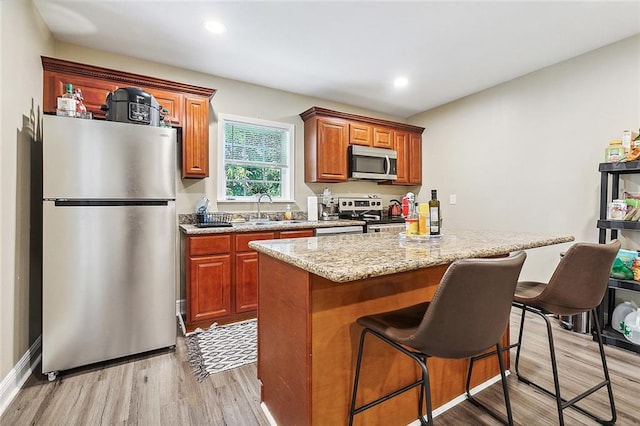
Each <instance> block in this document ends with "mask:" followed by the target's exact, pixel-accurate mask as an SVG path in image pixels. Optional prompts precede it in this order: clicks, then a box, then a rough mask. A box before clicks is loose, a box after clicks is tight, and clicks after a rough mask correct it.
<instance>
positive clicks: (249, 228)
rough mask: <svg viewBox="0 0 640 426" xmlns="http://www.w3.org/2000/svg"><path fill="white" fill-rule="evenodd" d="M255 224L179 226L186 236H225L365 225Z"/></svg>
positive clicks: (342, 222) (320, 222) (319, 222)
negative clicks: (199, 226)
mask: <svg viewBox="0 0 640 426" xmlns="http://www.w3.org/2000/svg"><path fill="white" fill-rule="evenodd" d="M263 223H265V224H256V223H252V222H241V223H234V224H233V226H230V227H229V226H227V227H220V228H198V227H197V226H195V225H191V224H182V225H180V231H182V233H183V234H187V235H200V234H225V233H229V232H265V231H266V232H268V231H286V230H296V229H313V228H332V227H336V226H354V225H365V223H366V222H364V221H361V220H315V221H313V220H292V221H288V220H272V221H269V222H263Z"/></svg>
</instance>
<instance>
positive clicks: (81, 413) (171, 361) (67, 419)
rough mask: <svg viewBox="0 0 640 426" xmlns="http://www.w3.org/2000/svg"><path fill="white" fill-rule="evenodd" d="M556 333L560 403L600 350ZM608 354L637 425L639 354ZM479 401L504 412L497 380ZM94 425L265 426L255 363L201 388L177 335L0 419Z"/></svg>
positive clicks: (549, 418)
mask: <svg viewBox="0 0 640 426" xmlns="http://www.w3.org/2000/svg"><path fill="white" fill-rule="evenodd" d="M519 318H520V315H519V312H517V311H516V310H514V312H513V313H512V317H511V332H512V336H514V337H515V336H517V325H518V322H519ZM532 320H533V321H532ZM527 324H528V326H527V327H526V328H525V339H526V340H525V345H526V346H525V349H524V351H525V352H523V358H522V360H521V371H522V372H523V373H528V374H529V375H530V376H531V378H539V379H540V380H541V381H542V382H543V383H546V384H547V386H549V387H551V381H550V379H549V378H550V370H549V368H548V365H549V364H548V359H549V358H548V355H547V354H546V352H545V351H546V346H545V341H546V340H545V339H546V338H545V337H544V330H543V327H542V320H540V319H537V318H534V316H532V315H527ZM555 336H556V351H557V356H558V362H559V365H560V374H561V380H562V379H564V382H563V384H562V389H563V391H565V394H564V395H565V396H566V397H572V396H574V395H575V394H577V393H579V392H580V389H579V387H580V386H584V385H585V384H589V383H595V382H597V381H600V380H601V379H600V377H601V375H600V373H599V371H598V368H597V367H595V366H597V359H598V358H597V346H596V344H595V342H593V341H592V340H591V338H590V336H584V335H580V334H577V333H572V332H568V331H565V330H563V329H561V328H560V327H556V329H555ZM606 352H607V357H608V358H607V361H608V363H609V370H610V374H611V377H612V381H613V384H614V394H615V401H616V406H617V410H618V422H617V424H619V425H634V424H640V355H637V354H634V353H631V352H627V351H623V350H621V349H617V348H613V347H607V348H606ZM512 358H515V356H514V357H512ZM512 363H513V360H512ZM512 366H513V365H512ZM37 368H38V370H39V368H40V366H38V367H37ZM509 390H510V392H511V403H512V407H513V413H514V420H515V423H516V424H518V425H547V424H548V425H553V424H558V421H557V417H556V411H555V403H554V401H553V400H552V399H551V398H550V397H548V396H546V395H542V394H540V393H538V392H536V391H535V390H533V389H532V388H530V387H528V386H526V385H524V384H522V383H519V382H518V381H517V379H516V377H515V375H512V376H510V377H509ZM479 398H480V399H481V400H483V401H486V402H488V403H489V404H491V405H492V406H494V407H496V408H497V409H499V410H500V411H501V412H502V407H503V405H502V388H501V387H500V384H499V383H497V384H494V385H492V386H491V387H490V388H488V389H486V390H484V391H483V392H482V393H480V395H479ZM605 402H606V391H604V390H600V391H598V392H597V393H596V394H595V395H592V396H590V397H589V398H588V399H587V400H586V401H585V403H584V404H583V405H584V406H585V407H586V408H590V409H595V410H597V411H598V412H602V413H606V412H605V411H604V403H605ZM565 413H566V414H565V422H566V424H567V425H584V424H595V423H594V422H592V421H591V420H590V419H589V418H587V417H584V416H583V415H581V414H579V413H577V412H575V411H574V410H565ZM435 423H436V425H437V424H443V425H494V424H498V423H497V422H496V421H495V420H494V419H492V418H491V417H489V416H488V415H486V414H485V413H484V412H482V411H481V410H479V409H477V408H476V407H474V406H473V405H471V404H470V403H468V402H464V403H462V404H459V405H457V406H456V407H454V408H453V409H451V410H449V411H447V412H446V413H444V414H442V415H440V416H438V417H436V419H435ZM101 424H104V425H107V424H127V425H128V424H135V425H231V426H251V425H267V424H268V422H267V420H266V418H265V416H264V415H263V414H262V411H261V409H260V398H259V387H258V382H257V379H256V367H255V364H251V365H247V366H244V367H241V368H238V369H235V370H231V371H229V372H225V373H220V374H216V375H213V376H210V377H209V378H207V379H206V380H205V381H203V382H198V381H196V379H195V378H194V375H193V374H192V372H191V367H190V365H189V362H188V360H187V351H186V347H185V344H184V338H182V337H179V338H178V344H177V347H176V349H175V350H163V351H160V352H156V353H153V354H149V355H145V356H139V357H134V358H130V359H127V360H126V361H120V362H110V363H104V364H102V365H98V366H94V367H92V368H82V369H76V370H72V371H68V372H64V374H62V375H61V376H60V378H59V379H58V381H56V382H51V383H50V382H48V381H47V379H46V377H44V376H42V375H40V374H37V375H36V376H33V377H31V378H30V379H29V380H28V381H27V383H26V385H25V387H24V388H23V389H22V390H21V391H20V392H19V394H18V396H17V397H16V398H15V399H14V401H13V402H12V404H11V405H10V406H9V407H8V408H7V410H6V411H5V413H4V414H3V416H2V417H0V425H3V426H4V425H101ZM281 426H287V425H281Z"/></svg>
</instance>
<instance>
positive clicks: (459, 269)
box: [349, 252, 526, 425]
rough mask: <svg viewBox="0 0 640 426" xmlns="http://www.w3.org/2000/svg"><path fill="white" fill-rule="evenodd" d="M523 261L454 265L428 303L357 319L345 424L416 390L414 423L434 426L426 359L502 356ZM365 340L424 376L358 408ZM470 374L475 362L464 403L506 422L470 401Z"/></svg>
mask: <svg viewBox="0 0 640 426" xmlns="http://www.w3.org/2000/svg"><path fill="white" fill-rule="evenodd" d="M525 258H526V254H525V253H524V252H519V253H517V254H515V255H513V256H510V257H504V258H497V259H464V260H458V261H456V262H454V263H452V264H451V265H450V266H449V268H448V269H447V271H446V272H445V274H444V276H443V277H442V280H441V281H440V284H439V286H438V288H437V290H436V293H435V295H434V296H433V300H432V301H431V302H426V303H420V304H417V305H413V306H409V307H407V308H404V309H399V310H396V311H391V312H384V313H379V314H374V315H367V316H364V317H361V318H358V319H357V323H358V324H360V325H361V326H362V327H364V328H363V330H362V332H361V334H360V345H359V348H358V358H357V361H356V372H355V378H354V385H353V394H352V398H351V410H350V413H349V424H350V425H351V424H353V418H354V416H355V415H356V414H358V413H361V412H362V411H365V410H367V409H369V408H371V407H373V406H375V405H378V404H380V403H382V402H384V401H387V400H389V399H391V398H393V397H395V396H397V395H399V394H401V393H403V392H406V391H408V390H410V389H413V388H416V387H418V386H419V387H420V397H419V399H418V401H417V407H418V419H419V420H420V422H421V424H429V425H432V424H433V418H432V417H433V416H432V412H431V392H430V386H429V371H428V368H427V358H429V357H439V358H450V359H463V358H471V357H472V356H474V355H477V354H480V353H482V352H484V351H486V350H487V349H491V348H495V349H496V350H497V353H501V350H502V346H501V345H500V338H501V337H502V335H503V334H504V332H505V330H506V328H507V326H508V324H509V315H510V311H511V303H512V301H513V295H514V291H515V287H516V284H517V281H518V276H519V275H520V270H521V269H522V265H523V263H524V260H525ZM461 313H463V314H462V315H461ZM368 334H371V335H372V336H375V337H376V338H378V339H380V340H382V341H383V342H385V343H387V344H389V345H391V346H392V347H393V348H395V349H397V350H398V351H400V352H402V353H404V354H405V355H407V356H409V357H410V358H412V359H413V360H415V361H416V362H417V363H418V365H419V366H420V369H421V370H422V375H421V377H420V379H419V380H417V381H416V382H414V383H410V384H408V385H406V386H404V387H402V388H401V389H398V390H396V391H394V392H391V393H389V394H387V395H384V396H382V397H380V398H378V399H376V400H375V401H372V402H369V403H367V404H364V405H362V406H360V407H356V396H357V393H358V381H359V378H360V366H361V363H362V356H363V349H364V343H365V337H366V336H367V335H368ZM498 360H499V362H498V363H499V366H500V374H501V377H502V387H503V392H504V399H505V405H506V411H507V421H506V422H507V423H508V424H513V417H512V414H511V404H510V402H509V391H508V388H507V382H506V375H505V367H504V365H503V364H504V362H503V359H502V356H498ZM472 371H473V362H471V363H470V364H469V370H468V378H467V397H468V398H469V400H470V401H472V402H473V403H475V404H477V405H479V406H480V407H482V408H484V409H485V410H487V411H488V412H489V414H491V415H492V416H494V417H495V418H496V419H498V420H501V421H503V422H504V420H503V419H502V417H501V416H500V415H498V414H497V413H495V412H494V411H493V410H491V409H489V408H488V407H485V406H484V405H482V404H480V403H479V402H478V401H477V400H476V399H474V398H473V397H472V396H471V395H470V393H469V382H470V380H469V379H470V377H471V373H472ZM423 398H424V404H425V406H426V411H427V421H426V422H425V420H424V416H423Z"/></svg>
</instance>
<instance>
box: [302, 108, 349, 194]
mask: <svg viewBox="0 0 640 426" xmlns="http://www.w3.org/2000/svg"><path fill="white" fill-rule="evenodd" d="M348 146H349V123H348V122H346V121H344V120H339V119H332V118H326V117H314V118H311V119H310V120H308V121H306V122H305V125H304V176H305V182H346V181H347V148H348Z"/></svg>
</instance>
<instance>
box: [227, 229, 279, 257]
mask: <svg viewBox="0 0 640 426" xmlns="http://www.w3.org/2000/svg"><path fill="white" fill-rule="evenodd" d="M275 238H276V234H275V232H250V233H247V234H238V235H236V252H239V251H250V250H251V249H250V248H249V242H250V241H256V240H273V239H275Z"/></svg>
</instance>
